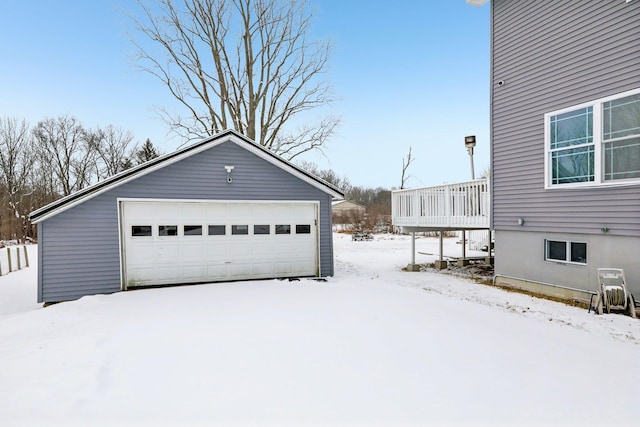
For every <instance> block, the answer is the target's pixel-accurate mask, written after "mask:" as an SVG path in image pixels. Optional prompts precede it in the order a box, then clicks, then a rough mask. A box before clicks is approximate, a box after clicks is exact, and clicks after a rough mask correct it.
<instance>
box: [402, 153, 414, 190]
mask: <svg viewBox="0 0 640 427" xmlns="http://www.w3.org/2000/svg"><path fill="white" fill-rule="evenodd" d="M413 160H414V159H412V158H411V147H409V154H407V157H406V158H403V159H402V178H401V179H400V189H401V190H402V189H403V188H404V186H405V184H406V183H407V180H408V179H409V178H410V177H411V176H410V175H408V174H407V170H408V169H409V165H411V162H413Z"/></svg>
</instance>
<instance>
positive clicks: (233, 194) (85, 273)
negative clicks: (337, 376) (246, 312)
mask: <svg viewBox="0 0 640 427" xmlns="http://www.w3.org/2000/svg"><path fill="white" fill-rule="evenodd" d="M224 165H234V166H235V168H234V170H233V183H231V184H229V183H227V176H226V171H225V169H224ZM118 198H156V199H157V198H164V199H198V200H292V201H294V200H299V201H319V202H320V209H319V211H320V213H319V216H320V221H319V225H320V268H321V270H320V275H321V276H332V275H333V244H332V233H331V195H329V194H327V193H325V192H323V191H321V190H320V189H318V188H316V187H314V186H312V185H311V184H308V183H307V182H305V181H303V180H301V179H299V178H297V177H295V176H293V175H291V174H290V173H288V172H286V171H285V170H283V169H281V168H279V167H277V166H275V165H273V164H271V163H269V162H267V161H265V160H264V159H262V158H261V157H258V156H256V155H255V154H253V153H251V152H249V151H247V150H246V149H244V148H242V147H240V146H238V145H237V144H235V143H233V142H224V143H222V144H220V145H217V146H215V147H212V148H210V149H208V150H206V151H203V152H201V153H198V154H195V155H192V156H191V157H188V158H185V159H183V160H181V161H178V162H176V163H173V164H169V165H167V166H165V167H163V168H161V169H158V170H156V171H154V172H151V173H148V174H147V175H143V176H140V177H138V178H136V179H134V180H132V181H129V182H127V183H124V184H121V185H119V186H116V187H114V188H111V189H110V190H108V191H106V192H104V193H102V194H99V195H97V196H95V197H93V198H91V199H88V200H85V201H84V202H82V203H80V204H78V205H76V206H74V207H71V208H69V209H67V210H66V211H63V212H60V213H58V214H57V215H54V216H52V217H50V218H48V219H45V220H44V221H42V222H41V223H39V227H40V228H39V230H38V236H40V242H39V244H40V247H39V255H40V267H39V277H38V301H39V302H49V301H63V300H71V299H77V298H80V297H82V296H84V295H88V294H96V293H111V292H117V291H119V290H120V246H119V230H118V204H117V199H118Z"/></svg>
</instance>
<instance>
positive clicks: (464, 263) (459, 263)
mask: <svg viewBox="0 0 640 427" xmlns="http://www.w3.org/2000/svg"><path fill="white" fill-rule="evenodd" d="M470 263H471V261H469V260H468V259H465V258H460V259H459V260H457V261H456V265H457V266H458V267H465V266H467V265H469V264H470Z"/></svg>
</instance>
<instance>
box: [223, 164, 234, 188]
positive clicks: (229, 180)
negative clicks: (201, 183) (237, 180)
mask: <svg viewBox="0 0 640 427" xmlns="http://www.w3.org/2000/svg"><path fill="white" fill-rule="evenodd" d="M224 168H225V170H226V171H227V182H228V183H229V184H231V183H232V182H233V178H231V171H232V170H233V166H225V167H224Z"/></svg>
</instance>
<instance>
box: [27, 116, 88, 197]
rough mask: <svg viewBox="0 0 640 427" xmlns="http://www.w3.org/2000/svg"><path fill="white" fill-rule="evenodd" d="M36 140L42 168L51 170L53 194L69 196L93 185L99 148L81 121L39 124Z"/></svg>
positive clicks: (67, 119) (71, 119)
mask: <svg viewBox="0 0 640 427" xmlns="http://www.w3.org/2000/svg"><path fill="white" fill-rule="evenodd" d="M33 134H34V135H35V138H36V143H37V151H38V157H39V163H40V166H41V167H43V168H45V169H47V168H48V169H49V171H47V172H44V173H43V176H48V177H49V178H50V179H51V182H50V185H51V187H52V188H51V189H52V191H55V192H57V193H60V194H61V195H62V196H67V195H69V194H71V193H72V192H74V191H77V190H80V189H82V188H84V187H86V186H88V185H89V184H91V182H92V177H93V176H95V175H94V171H95V167H96V166H95V165H96V162H95V155H96V154H95V153H96V152H95V147H94V144H93V143H92V141H91V138H88V137H87V132H86V131H85V130H84V128H83V127H82V125H81V124H80V122H79V121H78V120H77V119H76V118H75V117H71V116H60V117H58V118H57V119H52V118H47V119H45V120H43V121H41V122H39V123H38V125H37V126H36V127H35V129H34V131H33Z"/></svg>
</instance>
